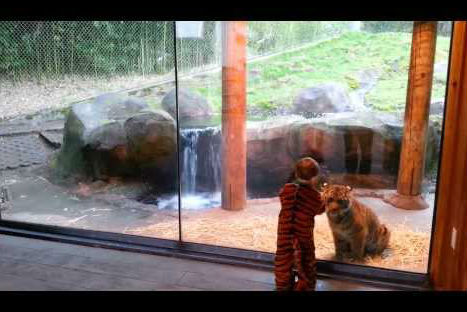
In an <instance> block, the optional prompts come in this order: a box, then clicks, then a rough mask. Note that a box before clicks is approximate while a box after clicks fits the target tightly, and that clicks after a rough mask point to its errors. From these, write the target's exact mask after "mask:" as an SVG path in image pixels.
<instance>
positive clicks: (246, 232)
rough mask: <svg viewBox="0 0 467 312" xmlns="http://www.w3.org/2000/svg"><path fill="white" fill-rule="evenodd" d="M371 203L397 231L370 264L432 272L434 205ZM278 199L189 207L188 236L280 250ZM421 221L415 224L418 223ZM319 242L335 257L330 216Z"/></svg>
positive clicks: (319, 225)
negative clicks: (239, 206) (237, 206)
mask: <svg viewBox="0 0 467 312" xmlns="http://www.w3.org/2000/svg"><path fill="white" fill-rule="evenodd" d="M360 200H362V201H363V202H364V203H366V204H368V205H370V207H372V208H373V210H374V211H375V212H376V213H377V214H378V216H379V217H380V219H381V221H382V222H384V223H385V224H386V225H387V226H388V228H389V229H390V231H391V241H390V246H389V248H388V249H387V250H386V251H385V252H384V254H383V255H382V256H377V257H375V258H368V259H366V260H365V262H364V263H359V264H366V265H370V266H375V267H382V268H389V269H395V270H404V271H413V272H422V273H423V272H426V270H427V263H428V253H429V245H430V231H431V218H432V208H431V209H426V210H423V211H405V210H400V209H396V208H394V207H392V206H390V205H387V204H385V203H384V202H383V201H382V200H381V199H378V198H361V199H360ZM279 210H280V203H279V200H278V198H270V199H256V200H249V201H248V207H247V208H246V209H245V210H243V211H226V210H223V209H220V208H215V209H211V210H207V211H195V212H193V211H183V210H182V227H183V228H182V230H183V232H182V233H183V240H185V241H188V242H196V243H205V244H212V245H217V246H224V247H234V248H241V249H249V250H258V251H264V252H271V253H274V252H275V250H276V239H277V234H276V233H277V219H278V214H279ZM415 220H416V222H412V221H415ZM177 231H178V223H177V221H176V220H169V221H167V222H160V223H158V224H153V225H150V226H145V227H140V228H136V229H131V230H128V231H127V232H126V233H128V234H136V235H143V236H151V237H158V238H171V237H173V236H174V235H175V232H177ZM314 236H315V246H316V256H317V258H318V259H323V260H334V259H333V256H334V244H333V240H332V235H331V231H330V228H329V225H328V221H327V217H326V216H325V215H324V214H323V215H320V216H317V217H316V218H315V229H314Z"/></svg>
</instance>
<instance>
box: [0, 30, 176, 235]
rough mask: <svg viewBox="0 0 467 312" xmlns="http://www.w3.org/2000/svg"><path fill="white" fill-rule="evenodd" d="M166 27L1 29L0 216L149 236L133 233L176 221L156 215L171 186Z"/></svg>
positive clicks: (167, 214)
mask: <svg viewBox="0 0 467 312" xmlns="http://www.w3.org/2000/svg"><path fill="white" fill-rule="evenodd" d="M173 30H174V27H173V22H166V21H151V22H146V21H135V22H130V21H66V22H62V21H54V22H33V21H29V22H21V21H8V22H0V38H1V39H2V40H0V42H1V43H0V45H1V44H5V46H2V48H0V112H1V115H2V116H0V117H1V118H2V119H1V121H0V140H1V149H0V152H1V155H0V159H1V160H0V172H1V176H2V179H3V181H2V182H3V183H2V187H4V188H5V189H7V190H8V193H9V194H10V200H9V208H8V209H6V210H4V211H2V218H3V219H4V220H14V221H22V222H29V223H37V224H47V225H58V226H63V227H73V228H80V229H89V230H98V231H107V232H117V233H127V234H141V235H144V233H139V232H135V230H136V229H137V228H139V227H141V226H146V225H148V224H155V223H158V222H161V221H162V220H167V219H177V218H178V211H177V210H164V209H159V208H158V200H159V197H160V194H167V193H177V190H178V187H177V185H178V180H177V161H176V160H177V138H176V133H177V132H176V117H175V116H174V115H173V114H171V113H170V111H166V110H163V108H162V106H161V101H162V100H164V99H168V101H169V102H170V101H171V102H173V101H174V100H173V98H174V95H173V92H172V93H170V92H171V90H173V88H174V77H175V76H174V53H173V51H174V36H173ZM176 204H177V203H175V205H176ZM177 231H178V224H175V225H174V229H173V232H174V233H177ZM164 235H166V234H165V233H164ZM152 236H155V237H157V236H159V235H158V233H152ZM166 236H167V235H166ZM166 236H165V237H166ZM170 238H171V239H178V234H174V235H172V236H170Z"/></svg>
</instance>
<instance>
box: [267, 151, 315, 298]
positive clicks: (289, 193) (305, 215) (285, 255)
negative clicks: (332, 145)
mask: <svg viewBox="0 0 467 312" xmlns="http://www.w3.org/2000/svg"><path fill="white" fill-rule="evenodd" d="M319 170H320V169H319V165H318V163H317V162H316V161H315V160H314V159H313V158H311V157H306V158H302V159H301V160H299V161H298V162H297V163H296V165H295V171H294V173H293V175H292V176H291V179H290V180H289V181H288V183H286V184H285V185H284V187H283V188H282V190H281V191H280V193H279V197H280V201H281V211H280V213H279V224H278V229H277V250H276V255H275V259H274V274H275V282H276V290H315V287H316V258H315V245H314V239H313V228H314V216H315V215H318V214H321V213H323V212H324V205H323V202H322V201H321V197H320V193H319V192H318V191H317V190H315V189H314V187H313V183H312V180H313V178H314V177H315V176H317V175H318V173H319ZM294 266H295V268H296V269H297V271H298V280H297V281H295V275H294V271H293V270H294Z"/></svg>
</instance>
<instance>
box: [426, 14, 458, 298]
mask: <svg viewBox="0 0 467 312" xmlns="http://www.w3.org/2000/svg"><path fill="white" fill-rule="evenodd" d="M439 170H440V175H439V181H438V192H437V199H436V201H437V202H436V220H435V223H434V227H435V228H434V232H433V238H432V240H431V242H432V243H431V254H430V262H429V265H428V272H429V275H430V280H431V282H432V285H433V286H434V288H435V289H437V290H464V291H466V290H467V192H466V191H465V190H466V188H467V175H466V170H467V22H465V21H459V22H454V25H453V37H452V48H451V60H450V70H449V80H448V83H447V100H446V115H445V120H444V134H443V150H442V151H441V164H440V169H439Z"/></svg>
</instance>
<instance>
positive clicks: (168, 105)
mask: <svg viewBox="0 0 467 312" xmlns="http://www.w3.org/2000/svg"><path fill="white" fill-rule="evenodd" d="M161 104H162V108H163V109H164V110H166V111H167V112H169V114H170V115H171V116H172V117H174V118H176V105H175V104H176V103H175V89H172V90H171V91H169V92H168V93H167V94H166V95H165V96H164V98H163V99H162V103H161ZM178 112H179V117H180V119H203V118H209V117H211V116H212V113H213V112H212V108H211V106H210V104H209V102H208V101H207V100H206V99H205V98H203V97H202V96H200V95H198V94H196V93H194V92H192V91H190V90H188V89H185V88H179V89H178Z"/></svg>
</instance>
